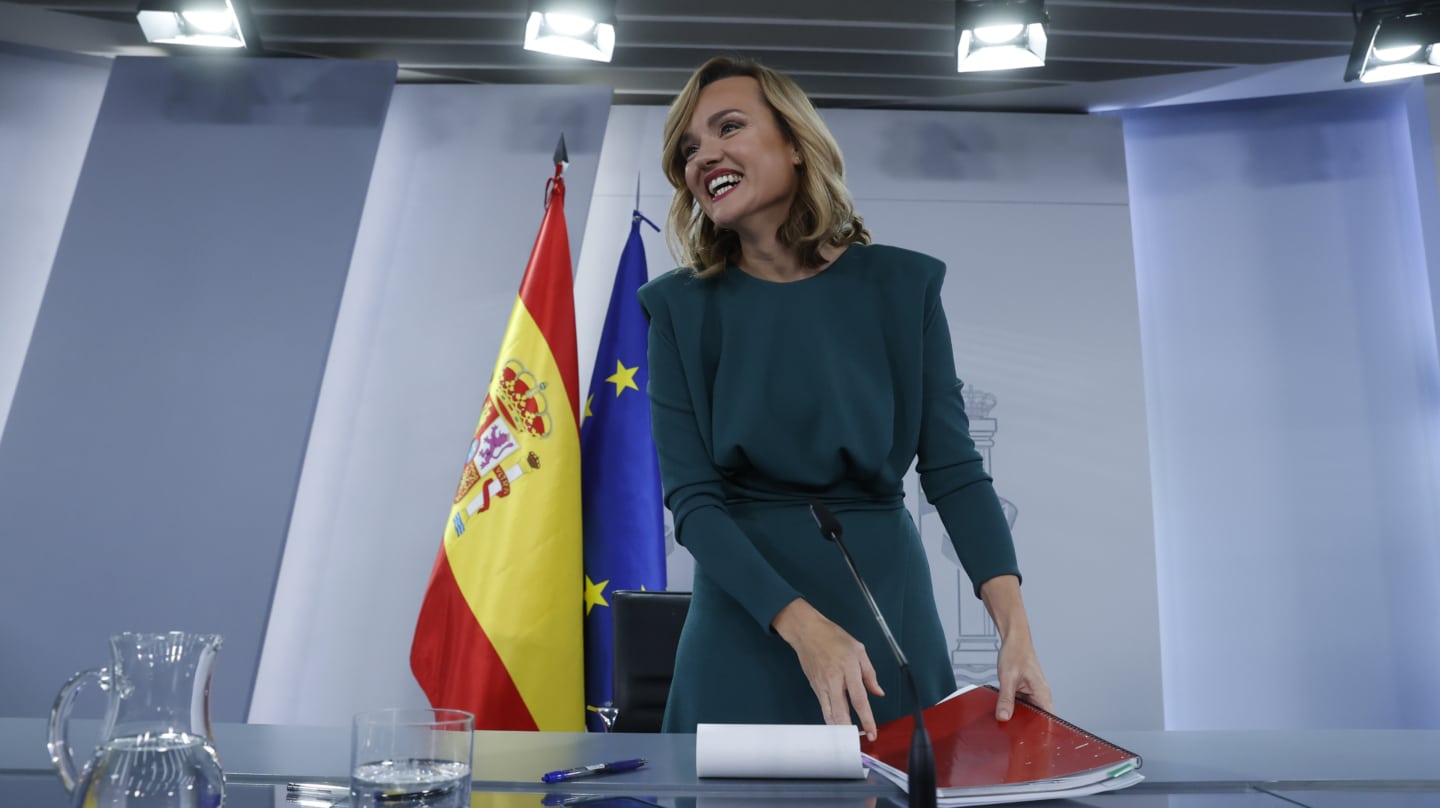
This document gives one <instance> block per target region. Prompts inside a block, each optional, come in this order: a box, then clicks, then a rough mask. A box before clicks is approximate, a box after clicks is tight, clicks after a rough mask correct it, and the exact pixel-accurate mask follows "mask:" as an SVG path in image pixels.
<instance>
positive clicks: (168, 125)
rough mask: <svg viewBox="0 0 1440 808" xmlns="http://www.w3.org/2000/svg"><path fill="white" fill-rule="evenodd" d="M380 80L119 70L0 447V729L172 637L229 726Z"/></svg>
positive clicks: (323, 74) (136, 67) (165, 67)
mask: <svg viewBox="0 0 1440 808" xmlns="http://www.w3.org/2000/svg"><path fill="white" fill-rule="evenodd" d="M394 79H395V67H394V65H393V64H387V63H376V62H332V61H319V60H286V59H266V60H247V59H224V60H213V59H205V60H199V59H194V60H192V59H180V58H172V59H158V58H139V59H119V60H117V61H116V63H115V66H114V69H113V71H112V75H111V79H110V83H109V85H108V87H107V89H106V94H105V99H104V101H103V102H102V105H101V108H100V115H99V118H98V120H97V122H96V126H95V131H94V134H93V137H92V139H91V145H90V150H89V152H88V154H87V156H86V159H85V164H84V167H83V169H82V170H81V175H80V181H79V184H78V186H77V188H76V191H75V198H74V202H73V204H72V206H71V209H70V215H69V218H68V220H67V222H66V225H65V229H64V232H63V235H62V236H61V241H60V247H59V250H58V252H57V254H56V258H55V265H54V268H53V270H52V272H51V276H50V282H49V286H48V288H47V289H46V292H45V298H44V302H43V303H42V304H41V308H40V314H39V317H38V320H37V322H36V327H35V331H34V335H33V337H32V340H31V343H30V348H29V352H28V354H27V356H26V360H25V366H24V368H23V370H22V371H21V375H20V380H19V383H18V385H17V389H16V394H15V400H14V404H13V407H12V410H11V413H10V418H9V420H8V422H7V424H6V428H5V434H4V439H3V441H0V538H3V542H4V545H3V546H4V547H5V548H6V554H7V556H8V558H7V559H6V561H7V562H8V563H7V564H6V565H5V566H6V568H7V573H8V574H6V575H5V578H6V579H7V581H6V584H5V586H3V587H0V614H4V615H6V617H5V618H4V622H3V624H0V625H4V626H5V631H4V634H3V636H0V642H3V643H4V648H5V651H4V654H3V656H0V682H3V684H4V687H0V715H11V716H27V715H40V714H43V713H44V712H45V711H46V710H47V709H48V706H49V703H50V700H51V699H52V698H53V696H54V694H55V691H56V689H57V687H58V686H59V685H60V683H61V682H63V681H64V680H65V678H66V677H67V676H69V675H70V674H71V673H73V672H74V671H75V670H77V669H80V668H83V667H88V666H93V665H97V664H100V663H104V662H106V661H107V656H108V651H107V648H108V646H107V643H106V637H107V635H109V634H110V633H111V632H114V631H119V630H125V629H131V630H146V631H159V630H168V629H188V630H196V631H209V632H220V633H222V634H224V635H225V641H226V642H225V648H224V650H223V651H222V652H221V655H220V659H219V663H218V667H217V670H216V674H215V682H214V691H213V694H212V706H213V709H214V714H215V717H216V719H217V720H230V721H239V720H243V719H244V717H245V712H246V709H247V701H248V699H249V696H250V692H251V685H252V682H253V679H254V675H255V669H256V665H257V662H258V654H259V648H260V644H261V640H262V636H261V635H262V633H263V630H264V626H265V620H266V612H267V609H268V608H269V603H270V597H271V591H272V589H273V587H274V580H275V574H276V569H277V566H278V563H279V558H280V553H281V550H282V545H283V543H284V539H285V535H286V529H287V525H288V522H289V519H290V512H291V508H292V504H293V501H294V496H295V487H296V481H297V478H298V476H299V473H300V466H301V462H302V460H303V455H304V451H305V446H306V440H307V436H308V432H309V429H310V424H311V420H312V416H313V412H314V408H315V400H316V396H317V394H318V391H319V388H320V379H321V374H322V372H323V370H324V365H325V361H326V356H327V353H328V350H329V345H330V338H331V332H332V329H333V326H334V322H335V316H336V312H337V310H338V307H339V302H340V295H341V291H342V290H343V288H344V285H345V277H346V272H347V269H348V267H349V263H350V254H351V251H352V249H353V245H354V241H355V234H356V231H357V228H358V225H359V220H360V212H361V208H362V207H363V205H364V201H365V195H366V189H367V187H368V184H369V178H370V172H371V167H372V165H373V163H374V158H375V152H376V148H377V146H378V143H379V139H380V131H381V128H382V125H383V123H384V120H385V113H386V109H387V106H388V104H389V99H390V94H391V91H392V88H393V85H394Z"/></svg>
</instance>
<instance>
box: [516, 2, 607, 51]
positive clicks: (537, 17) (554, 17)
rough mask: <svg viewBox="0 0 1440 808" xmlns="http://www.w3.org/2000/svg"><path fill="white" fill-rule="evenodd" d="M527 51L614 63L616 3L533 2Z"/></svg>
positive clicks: (527, 25)
mask: <svg viewBox="0 0 1440 808" xmlns="http://www.w3.org/2000/svg"><path fill="white" fill-rule="evenodd" d="M525 50H529V51H538V52H540V53H551V54H554V55H556V56H569V57H571V58H574V59H589V60H591V61H594V62H608V61H610V57H611V56H612V55H613V54H614V53H615V0H532V2H531V3H530V17H529V18H528V19H527V20H526V21H525Z"/></svg>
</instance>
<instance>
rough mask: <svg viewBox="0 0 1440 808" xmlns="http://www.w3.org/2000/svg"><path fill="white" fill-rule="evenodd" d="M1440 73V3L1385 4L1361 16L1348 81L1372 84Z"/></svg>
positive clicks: (1429, 1)
mask: <svg viewBox="0 0 1440 808" xmlns="http://www.w3.org/2000/svg"><path fill="white" fill-rule="evenodd" d="M1427 73H1440V2H1435V1H1434V0H1422V1H1421V2H1414V1H1413V0H1412V2H1404V3H1385V4H1380V5H1374V6H1371V7H1370V8H1367V9H1365V10H1363V11H1361V12H1360V13H1359V16H1358V18H1357V20H1356V30H1355V43H1354V45H1353V46H1352V47H1351V49H1350V61H1349V63H1348V64H1347V65H1346V67H1345V80H1346V81H1355V80H1356V79H1359V80H1360V81H1362V82H1366V83H1373V82H1379V81H1390V80H1392V79H1403V78H1410V77H1412V76H1423V75H1425V74H1427Z"/></svg>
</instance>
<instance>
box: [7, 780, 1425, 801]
mask: <svg viewBox="0 0 1440 808" xmlns="http://www.w3.org/2000/svg"><path fill="white" fill-rule="evenodd" d="M0 795H3V796H0V804H4V805H7V806H8V805H15V806H25V807H26V808H74V806H73V805H72V804H71V801H70V797H69V795H67V794H66V793H65V789H64V788H63V787H62V786H61V785H60V780H59V778H58V777H56V776H55V775H53V774H48V773H44V774H40V773H26V774H13V773H12V774H0ZM344 797H345V793H344V790H343V787H338V788H336V790H334V791H332V792H330V793H329V794H326V793H324V792H323V791H310V792H306V793H296V792H294V791H292V790H291V789H289V788H287V787H286V786H285V785H280V784H275V783H250V782H235V781H231V782H227V783H226V786H225V808H342V807H343V806H344V805H345V800H344ZM1021 804H1024V805H1034V806H1036V807H1037V808H1287V806H1296V805H1300V806H1309V807H1310V808H1340V807H1341V806H1347V807H1348V806H1355V805H1364V806H1367V808H1371V807H1372V806H1373V808H1422V806H1425V807H1427V808H1428V807H1429V806H1437V805H1440V790H1434V789H1427V788H1406V787H1404V786H1403V785H1402V786H1397V787H1396V788H1389V789H1382V790H1353V789H1332V790H1316V791H1303V790H1283V791H1282V790H1277V791H1274V792H1270V791H1267V790H1265V789H1264V788H1260V787H1256V788H1251V789H1240V790H1233V789H1232V790H1226V791H1212V792H1207V791H1187V792H1184V793H1163V792H1159V791H1155V790H1150V789H1130V790H1126V791H1119V792H1115V793H1111V794H1099V795H1096V796H1093V797H1082V798H1077V799H1069V800H1047V801H1043V802H1032V803H1021ZM546 806H574V808H742V806H743V808H904V802H903V800H901V801H895V800H892V799H889V798H883V797H882V798H874V797H869V798H860V797H857V798H853V799H835V798H826V799H816V798H787V797H783V796H773V797H772V796H762V795H753V794H747V795H730V796H725V795H716V796H679V797H677V796H654V795H643V794H637V795H632V796H615V795H587V794H583V793H573V794H557V793H550V794H544V793H539V792H532V793H527V792H509V793H497V792H487V791H476V792H474V794H473V796H472V799H471V802H470V808H544V807H546Z"/></svg>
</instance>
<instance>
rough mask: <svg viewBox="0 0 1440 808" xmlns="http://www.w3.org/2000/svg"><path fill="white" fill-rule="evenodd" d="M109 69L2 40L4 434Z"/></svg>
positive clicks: (0, 370)
mask: <svg viewBox="0 0 1440 808" xmlns="http://www.w3.org/2000/svg"><path fill="white" fill-rule="evenodd" d="M109 76H110V62H109V60H106V59H99V58H92V57H87V56H74V55H71V54H62V53H57V52H52V51H43V50H40V49H38V48H22V47H18V46H10V45H4V44H3V43H0V435H3V434H4V433H5V420H6V418H7V416H8V415H9V413H10V404H11V402H12V400H13V398H14V396H15V385H16V383H17V382H19V380H20V369H21V367H22V366H23V365H24V364H25V352H26V350H28V348H29V347H30V334H31V332H32V331H33V330H34V328H35V318H36V316H37V315H38V314H39V312H40V301H41V299H42V298H43V297H44V296H45V282H46V281H47V280H48V279H49V277H50V267H51V265H52V264H54V263H55V250H56V249H57V248H58V247H59V246H60V231H61V230H62V229H63V228H64V226H65V218H66V216H67V215H68V214H69V212H70V200H71V198H72V197H73V196H74V195H75V183H76V182H77V181H78V180H79V179H80V164H81V163H82V162H84V160H85V149H86V147H87V146H88V145H89V143H90V130H91V129H94V128H95V118H96V116H97V115H98V114H99V113H100V98H101V96H102V95H104V93H105V81H106V79H107V78H109Z"/></svg>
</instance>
